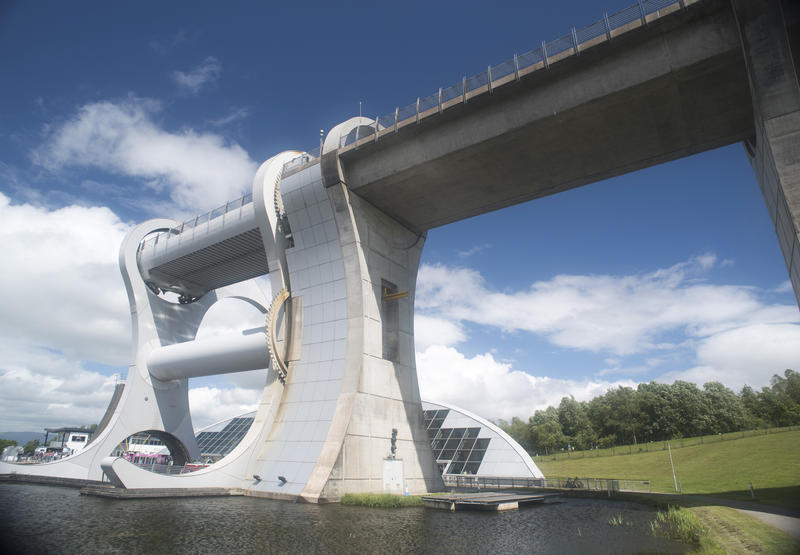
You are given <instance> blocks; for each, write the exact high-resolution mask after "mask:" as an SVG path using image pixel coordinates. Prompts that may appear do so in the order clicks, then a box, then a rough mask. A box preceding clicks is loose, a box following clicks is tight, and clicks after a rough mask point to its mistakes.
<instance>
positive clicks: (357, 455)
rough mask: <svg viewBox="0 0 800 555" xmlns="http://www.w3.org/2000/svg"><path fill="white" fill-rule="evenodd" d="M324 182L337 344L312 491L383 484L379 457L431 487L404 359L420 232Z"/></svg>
mask: <svg viewBox="0 0 800 555" xmlns="http://www.w3.org/2000/svg"><path fill="white" fill-rule="evenodd" d="M326 190H327V193H328V196H329V198H330V201H331V205H332V206H333V211H334V216H335V220H336V225H337V228H338V231H339V240H340V244H341V248H342V256H343V262H344V272H345V281H346V287H347V346H346V351H345V361H344V366H345V368H344V379H343V380H342V391H341V394H340V396H339V406H338V407H337V415H336V417H335V419H334V422H333V423H332V426H331V432H330V433H329V436H328V442H329V445H330V446H331V447H332V448H333V449H332V450H329V451H328V452H327V453H326V452H325V451H323V456H322V457H320V463H319V464H321V465H322V466H320V470H323V469H324V472H328V471H327V468H328V465H331V463H332V466H330V473H329V474H328V476H327V477H326V478H325V479H326V483H325V485H324V487H323V489H322V491H321V493H320V496H321V497H322V498H328V499H335V498H339V497H340V496H341V495H342V494H344V493H356V492H382V491H388V490H387V487H388V486H387V485H386V484H384V483H383V482H384V475H385V468H386V467H387V465H388V466H392V467H398V468H399V467H401V468H402V469H403V484H404V488H408V490H409V491H410V492H411V493H426V492H430V491H436V490H439V489H441V487H442V482H441V476H440V474H439V472H438V470H437V468H436V464H435V461H434V460H433V455H432V452H431V447H430V440H429V439H428V436H427V432H426V431H425V428H424V420H423V417H422V404H421V400H420V393H419V385H418V381H417V372H416V366H415V360H414V331H413V313H414V289H415V286H416V278H417V268H418V266H419V259H420V255H421V253H422V246H423V244H424V242H425V237H424V234H417V233H413V232H411V231H409V230H408V229H407V228H405V227H403V226H402V225H401V224H399V223H398V222H396V221H395V220H393V219H392V218H390V217H388V216H387V215H385V214H383V213H382V212H380V211H379V210H377V209H376V208H375V207H373V206H372V205H370V204H369V203H367V202H365V201H364V200H362V199H361V198H360V197H358V195H355V194H353V193H351V192H350V191H349V190H348V189H347V186H346V185H345V184H344V183H342V182H337V183H335V184H333V185H332V186H329V187H327V189H326ZM337 420H338V422H337ZM393 431H396V441H395V445H396V454H395V455H394V457H393V456H392V444H393V441H392V436H393ZM398 460H402V466H400V465H398V464H397V461H398ZM322 477H323V476H322V475H320V476H318V478H322ZM319 485H320V484H319V482H317V483H316V484H315V480H314V479H313V477H312V480H310V481H309V483H308V485H307V487H306V489H307V491H308V493H311V492H312V491H313V490H314V489H316V488H318V487H319Z"/></svg>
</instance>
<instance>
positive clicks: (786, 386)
mask: <svg viewBox="0 0 800 555" xmlns="http://www.w3.org/2000/svg"><path fill="white" fill-rule="evenodd" d="M770 383H771V386H770V387H764V388H762V389H761V391H755V390H753V388H751V387H750V386H744V387H743V388H742V390H741V392H739V394H736V393H734V392H733V391H731V390H730V389H728V388H727V387H725V386H724V385H722V384H721V383H719V382H709V383H706V384H703V388H702V389H700V388H699V387H697V385H696V384H693V383H689V382H684V381H676V382H674V383H673V384H672V385H668V384H661V383H656V382H650V383H641V384H639V385H638V386H637V387H636V389H633V388H631V387H622V386H620V387H618V388H617V389H610V390H608V391H607V392H606V393H605V394H604V395H601V396H599V397H595V398H594V399H592V400H591V401H588V402H587V401H576V400H575V399H574V398H573V397H564V398H563V399H561V403H560V404H559V405H558V407H552V406H550V407H547V408H546V409H545V410H537V411H536V412H535V413H534V414H533V416H531V417H530V418H529V419H528V421H527V422H526V421H524V420H522V419H520V418H517V417H514V418H513V419H512V420H511V422H506V421H504V420H500V421H499V422H498V424H499V425H500V427H501V428H502V429H503V430H505V432H506V433H508V434H509V435H510V436H511V437H513V438H514V439H515V440H516V441H517V442H518V443H519V444H520V445H522V447H524V448H525V449H526V450H527V451H528V453H530V454H532V455H537V454H538V455H546V454H549V453H553V452H556V451H561V450H567V449H578V450H585V449H593V448H605V447H612V446H614V445H628V444H637V443H641V442H649V441H666V440H671V439H679V438H683V437H694V436H702V435H710V434H717V433H728V432H737V431H742V430H753V429H759V428H772V427H776V426H794V425H798V424H800V373H798V372H795V371H793V370H786V371H785V372H784V375H783V376H780V375H778V374H776V375H774V376H773V377H772V380H771V382H770Z"/></svg>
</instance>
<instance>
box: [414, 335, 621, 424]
mask: <svg viewBox="0 0 800 555" xmlns="http://www.w3.org/2000/svg"><path fill="white" fill-rule="evenodd" d="M417 371H418V372H419V387H420V394H421V395H422V398H423V399H426V400H431V401H444V402H447V403H452V404H454V405H456V406H458V407H462V408H464V409H467V410H469V411H472V412H474V413H475V414H479V415H481V416H483V417H484V418H503V419H506V420H508V419H511V418H512V417H514V416H519V417H522V418H527V417H528V416H530V415H532V414H533V413H534V411H536V410H539V409H544V408H547V406H548V405H558V403H559V402H560V401H561V398H562V397H568V396H570V395H573V396H574V397H575V398H576V399H577V400H579V401H588V400H589V399H591V398H593V397H596V396H598V395H602V394H603V393H605V392H606V390H608V389H610V388H614V387H617V386H619V385H624V386H634V385H635V382H632V381H630V380H622V381H606V380H589V379H586V380H566V379H558V378H550V377H537V376H532V375H531V374H528V373H526V372H523V371H521V370H516V369H514V368H512V366H511V364H509V363H505V362H500V361H498V360H496V359H495V358H494V356H493V355H492V354H490V353H486V354H482V355H476V356H474V357H472V358H468V357H466V356H464V355H463V354H462V353H460V352H459V351H457V350H456V349H455V348H453V347H444V346H440V345H432V346H430V347H428V348H426V349H425V350H424V351H421V352H417Z"/></svg>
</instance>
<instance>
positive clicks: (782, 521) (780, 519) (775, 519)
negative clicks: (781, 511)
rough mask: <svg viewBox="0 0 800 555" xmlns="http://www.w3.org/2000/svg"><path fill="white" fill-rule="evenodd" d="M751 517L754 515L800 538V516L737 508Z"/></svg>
mask: <svg viewBox="0 0 800 555" xmlns="http://www.w3.org/2000/svg"><path fill="white" fill-rule="evenodd" d="M737 510H739V511H742V512H743V513H746V514H748V515H750V516H752V517H755V518H757V519H759V520H761V521H763V522H766V523H767V524H769V525H770V526H774V527H775V528H777V529H778V530H783V531H784V532H786V533H787V534H789V535H790V536H792V537H793V538H795V539H798V540H800V518H797V517H796V516H786V515H776V514H773V513H764V512H761V511H750V510H746V509H737Z"/></svg>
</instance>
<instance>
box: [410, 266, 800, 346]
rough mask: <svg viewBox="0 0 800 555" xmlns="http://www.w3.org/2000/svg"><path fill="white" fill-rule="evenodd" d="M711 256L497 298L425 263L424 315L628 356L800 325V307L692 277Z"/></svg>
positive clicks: (467, 278)
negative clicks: (746, 330)
mask: <svg viewBox="0 0 800 555" xmlns="http://www.w3.org/2000/svg"><path fill="white" fill-rule="evenodd" d="M715 260H716V259H715V257H714V256H713V255H703V256H701V257H697V258H694V259H692V260H690V261H688V262H683V263H680V264H676V265H674V266H672V267H669V268H665V269H660V270H657V271H655V272H650V273H643V274H637V275H630V276H611V275H588V276H587V275H558V276H555V277H553V278H552V279H550V280H548V281H537V282H535V283H533V284H532V285H531V286H530V288H528V289H527V290H525V291H518V292H511V293H509V292H500V291H495V290H493V289H491V288H490V286H489V285H488V284H486V282H485V281H484V279H483V278H482V276H481V275H480V274H479V273H478V272H476V271H475V270H471V269H468V268H451V267H448V266H443V265H423V266H422V268H421V269H420V273H419V284H418V286H417V296H416V303H417V304H416V306H417V308H418V309H420V310H421V311H422V314H425V315H427V316H432V317H438V318H444V319H447V320H450V321H453V322H474V323H476V324H483V325H488V326H495V327H498V328H500V329H502V330H505V331H524V332H531V333H535V334H539V335H541V336H543V337H545V338H546V339H547V340H548V341H550V342H551V343H552V344H554V345H556V346H559V347H566V348H573V349H581V350H587V351H592V352H605V353H610V354H614V355H630V354H634V353H642V352H646V351H649V350H653V349H658V348H660V347H661V348H663V347H666V348H672V347H673V346H672V345H671V344H670V343H664V341H663V335H664V334H665V333H667V332H673V331H678V332H682V333H686V334H688V335H690V336H695V337H704V336H708V335H711V334H714V333H720V332H722V331H725V330H727V329H734V328H737V327H741V326H743V325H750V324H753V323H759V322H760V323H770V324H774V323H797V322H798V321H800V317H799V316H798V313H797V308H796V307H794V306H789V305H766V304H763V303H762V302H761V301H760V300H759V298H758V294H757V293H758V292H757V291H756V290H754V289H753V288H750V287H744V286H735V285H731V286H728V285H712V284H709V283H706V282H704V281H701V280H697V279H695V276H697V275H700V274H701V273H702V272H703V271H705V270H708V269H709V268H711V267H712V266H713V265H714V264H715Z"/></svg>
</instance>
